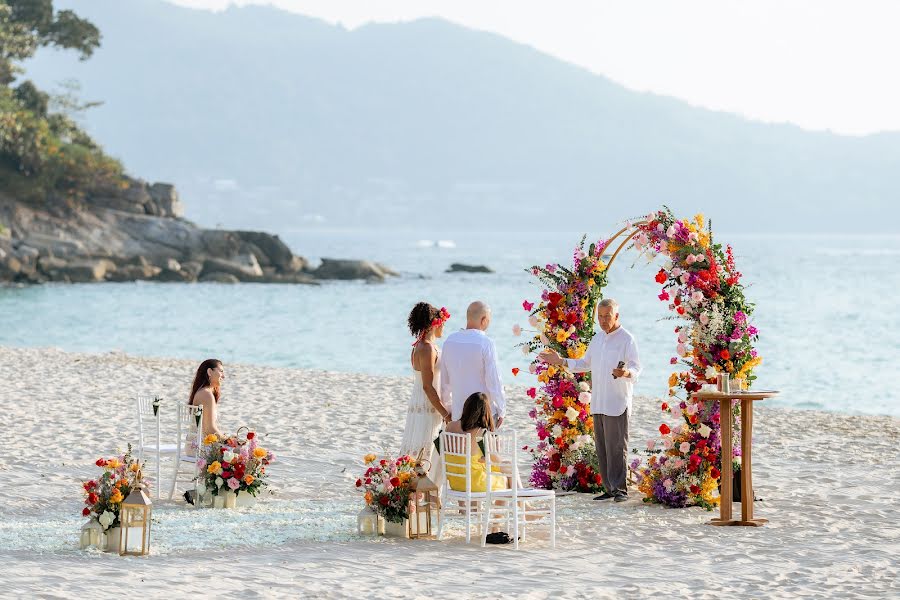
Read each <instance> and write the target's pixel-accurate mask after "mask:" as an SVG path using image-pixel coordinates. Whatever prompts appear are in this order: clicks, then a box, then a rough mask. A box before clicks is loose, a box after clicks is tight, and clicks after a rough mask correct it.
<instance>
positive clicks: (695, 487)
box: [691, 484, 700, 494]
mask: <svg viewBox="0 0 900 600" xmlns="http://www.w3.org/2000/svg"><path fill="white" fill-rule="evenodd" d="M691 493H692V494H699V493H700V488H698V487H697V486H696V485H693V484H692V485H691Z"/></svg>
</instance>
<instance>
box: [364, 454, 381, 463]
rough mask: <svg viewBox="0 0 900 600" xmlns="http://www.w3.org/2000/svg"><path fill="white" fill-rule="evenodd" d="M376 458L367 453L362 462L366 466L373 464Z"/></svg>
mask: <svg viewBox="0 0 900 600" xmlns="http://www.w3.org/2000/svg"><path fill="white" fill-rule="evenodd" d="M376 458H378V457H377V456H375V455H374V454H371V453H369V454H366V455H365V456H363V462H365V463H366V464H369V463H373V462H375V459H376Z"/></svg>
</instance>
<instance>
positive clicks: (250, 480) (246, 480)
mask: <svg viewBox="0 0 900 600" xmlns="http://www.w3.org/2000/svg"><path fill="white" fill-rule="evenodd" d="M254 481H256V479H254V477H253V475H244V483H246V484H247V485H251V484H252V483H253V482H254Z"/></svg>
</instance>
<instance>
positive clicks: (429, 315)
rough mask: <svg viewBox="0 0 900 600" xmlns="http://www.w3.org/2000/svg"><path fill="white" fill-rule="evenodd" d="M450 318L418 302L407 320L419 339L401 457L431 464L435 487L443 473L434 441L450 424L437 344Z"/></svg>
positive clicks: (430, 474)
mask: <svg viewBox="0 0 900 600" xmlns="http://www.w3.org/2000/svg"><path fill="white" fill-rule="evenodd" d="M449 318H450V313H449V312H447V309H446V308H441V309H437V308H435V307H434V306H432V305H431V304H428V303H427V302H419V303H418V304H416V305H415V306H414V307H413V309H412V311H411V312H410V313H409V319H408V324H409V332H410V333H411V334H412V335H413V336H414V337H415V338H416V341H415V343H414V344H413V351H412V356H411V357H410V362H411V363H412V368H413V373H414V377H415V379H414V382H413V390H412V397H411V398H410V401H409V407H408V409H407V413H406V429H404V431H403V442H402V443H401V444H400V454H401V455H403V454H409V455H411V456H412V457H413V458H418V457H421V459H423V460H426V461H428V463H427V464H429V465H430V466H431V468H430V470H429V477H431V479H432V480H433V481H435V482H436V483H440V482H439V481H438V479H439V478H440V477H441V475H442V473H443V469H442V468H441V466H440V465H438V464H436V462H438V461H437V458H438V454H437V453H436V452H434V438H435V437H437V434H438V432H439V431H440V428H441V424H442V423H449V422H450V411H449V410H447V408H446V407H444V405H443V404H442V403H441V399H440V397H439V396H438V390H439V389H440V387H441V386H440V380H439V378H440V359H441V358H440V351H439V350H438V348H437V345H436V344H435V340H436V339H437V338H439V337H441V336H442V335H443V334H444V323H445V322H446V321H447V319H449Z"/></svg>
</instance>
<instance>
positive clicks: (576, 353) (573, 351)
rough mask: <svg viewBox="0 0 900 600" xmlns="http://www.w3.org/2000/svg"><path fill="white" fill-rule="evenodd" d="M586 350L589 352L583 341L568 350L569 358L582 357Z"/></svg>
mask: <svg viewBox="0 0 900 600" xmlns="http://www.w3.org/2000/svg"><path fill="white" fill-rule="evenodd" d="M585 352H587V348H586V347H585V345H584V344H582V343H579V344H578V345H577V346H575V347H574V348H569V350H568V354H569V358H581V357H582V356H584V353H585Z"/></svg>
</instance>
